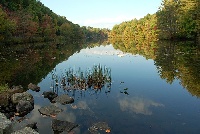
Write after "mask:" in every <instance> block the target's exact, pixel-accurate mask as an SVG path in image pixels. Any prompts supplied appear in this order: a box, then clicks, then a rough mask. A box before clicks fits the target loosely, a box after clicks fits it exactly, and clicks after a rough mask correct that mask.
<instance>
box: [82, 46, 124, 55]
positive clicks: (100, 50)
mask: <svg viewBox="0 0 200 134" xmlns="http://www.w3.org/2000/svg"><path fill="white" fill-rule="evenodd" d="M81 52H83V53H86V54H90V55H93V54H96V55H118V56H120V55H125V54H124V53H123V52H122V51H120V50H115V49H114V48H111V46H110V45H109V46H106V48H105V47H95V48H91V49H88V48H87V49H83V50H81Z"/></svg>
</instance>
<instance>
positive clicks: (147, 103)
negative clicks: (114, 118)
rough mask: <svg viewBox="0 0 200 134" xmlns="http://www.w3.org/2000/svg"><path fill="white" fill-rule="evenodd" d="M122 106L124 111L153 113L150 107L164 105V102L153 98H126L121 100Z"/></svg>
mask: <svg viewBox="0 0 200 134" xmlns="http://www.w3.org/2000/svg"><path fill="white" fill-rule="evenodd" d="M119 104H120V108H121V110H122V111H131V112H134V113H136V114H144V115H152V111H150V107H151V106H154V107H163V106H164V105H163V104H160V103H156V102H154V101H152V100H148V99H144V98H138V97H134V98H124V99H121V100H119Z"/></svg>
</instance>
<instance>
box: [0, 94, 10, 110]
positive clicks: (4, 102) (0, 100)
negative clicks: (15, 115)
mask: <svg viewBox="0 0 200 134" xmlns="http://www.w3.org/2000/svg"><path fill="white" fill-rule="evenodd" d="M9 99H10V94H9V93H6V92H3V93H0V106H1V107H6V106H8V105H9Z"/></svg>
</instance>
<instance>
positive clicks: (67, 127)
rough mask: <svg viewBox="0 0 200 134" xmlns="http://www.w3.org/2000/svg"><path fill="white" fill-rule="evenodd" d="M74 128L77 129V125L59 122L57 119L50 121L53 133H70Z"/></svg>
mask: <svg viewBox="0 0 200 134" xmlns="http://www.w3.org/2000/svg"><path fill="white" fill-rule="evenodd" d="M76 127H78V124H75V123H72V122H68V121H60V120H57V119H54V120H53V121H52V129H53V131H54V132H63V131H67V132H70V131H71V130H72V129H74V128H76Z"/></svg>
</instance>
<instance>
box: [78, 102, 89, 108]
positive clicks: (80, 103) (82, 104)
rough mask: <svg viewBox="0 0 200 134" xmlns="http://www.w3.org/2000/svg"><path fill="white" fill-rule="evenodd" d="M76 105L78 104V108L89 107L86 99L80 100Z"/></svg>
mask: <svg viewBox="0 0 200 134" xmlns="http://www.w3.org/2000/svg"><path fill="white" fill-rule="evenodd" d="M76 105H77V108H80V109H87V108H88V105H87V103H86V101H79V102H78V103H77V104H76Z"/></svg>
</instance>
